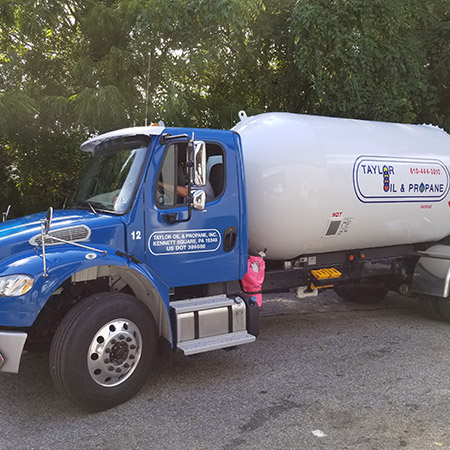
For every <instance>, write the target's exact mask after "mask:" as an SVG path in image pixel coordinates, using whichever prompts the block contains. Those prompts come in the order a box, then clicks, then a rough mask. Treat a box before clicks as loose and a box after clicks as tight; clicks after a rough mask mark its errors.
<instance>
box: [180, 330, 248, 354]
mask: <svg viewBox="0 0 450 450" xmlns="http://www.w3.org/2000/svg"><path fill="white" fill-rule="evenodd" d="M255 340H256V337H255V336H253V335H252V334H249V333H247V331H237V332H235V333H229V334H221V335H219V336H211V337H205V338H201V339H193V340H191V341H185V342H180V343H179V344H178V348H179V349H180V350H182V351H183V353H184V354H185V355H186V356H189V355H195V354H197V353H203V352H209V351H211V350H219V349H221V348H227V347H234V346H235V345H242V344H249V343H250V342H254V341H255Z"/></svg>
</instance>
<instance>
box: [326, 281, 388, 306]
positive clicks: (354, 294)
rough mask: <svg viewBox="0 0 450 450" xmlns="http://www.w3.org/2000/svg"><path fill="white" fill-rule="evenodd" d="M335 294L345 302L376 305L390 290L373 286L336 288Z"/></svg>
mask: <svg viewBox="0 0 450 450" xmlns="http://www.w3.org/2000/svg"><path fill="white" fill-rule="evenodd" d="M334 292H336V294H337V295H338V296H339V297H341V298H342V299H344V300H347V301H348V302H353V303H360V304H363V305H374V304H376V303H379V302H381V300H383V299H384V297H386V295H387V293H388V290H387V289H386V288H384V287H372V286H370V287H369V286H358V285H356V286H336V287H335V288H334Z"/></svg>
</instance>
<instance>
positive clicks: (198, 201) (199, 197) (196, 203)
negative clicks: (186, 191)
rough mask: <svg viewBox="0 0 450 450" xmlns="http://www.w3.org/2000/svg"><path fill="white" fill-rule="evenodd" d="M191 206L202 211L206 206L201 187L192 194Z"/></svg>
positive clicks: (204, 195)
mask: <svg viewBox="0 0 450 450" xmlns="http://www.w3.org/2000/svg"><path fill="white" fill-rule="evenodd" d="M192 206H193V207H194V209H197V210H198V211H203V210H204V209H205V207H206V193H205V191H202V190H201V189H200V190H198V191H195V192H194V195H193V196H192Z"/></svg>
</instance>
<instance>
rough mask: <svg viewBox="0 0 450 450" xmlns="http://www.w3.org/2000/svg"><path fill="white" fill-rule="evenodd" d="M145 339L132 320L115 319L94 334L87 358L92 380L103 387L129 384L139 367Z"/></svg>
mask: <svg viewBox="0 0 450 450" xmlns="http://www.w3.org/2000/svg"><path fill="white" fill-rule="evenodd" d="M141 354H142V336H141V332H140V331H139V328H138V327H137V326H136V324H134V323H133V322H132V321H131V320H127V319H116V320H112V321H111V322H108V323H107V324H105V325H104V326H103V327H102V328H100V330H98V332H97V333H96V334H95V336H94V338H93V339H92V341H91V344H90V346H89V351H88V354H87V367H88V371H89V375H90V376H91V378H92V379H93V380H94V381H95V382H96V383H97V384H99V385H100V386H103V387H113V386H118V385H119V384H122V383H123V382H124V381H125V380H127V379H128V378H129V377H130V376H131V375H132V373H133V372H134V370H135V369H136V367H137V366H138V364H139V360H140V358H141Z"/></svg>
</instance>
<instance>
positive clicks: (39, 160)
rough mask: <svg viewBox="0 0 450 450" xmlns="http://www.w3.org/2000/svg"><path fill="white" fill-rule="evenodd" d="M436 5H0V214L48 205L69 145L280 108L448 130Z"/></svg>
mask: <svg viewBox="0 0 450 450" xmlns="http://www.w3.org/2000/svg"><path fill="white" fill-rule="evenodd" d="M449 82H450V2H448V0H425V1H424V0H391V1H389V2H388V1H386V0H372V1H370V2H368V1H367V0H65V1H60V0H21V1H19V0H0V209H1V210H5V209H6V206H7V204H9V203H13V204H14V207H13V212H14V214H15V215H20V214H23V213H28V212H32V211H36V210H41V209H45V208H46V207H47V206H48V205H49V204H52V205H53V206H55V207H58V206H61V204H62V202H63V201H64V198H66V197H67V196H69V195H70V192H71V190H72V189H73V187H74V185H75V184H76V181H77V179H78V177H79V171H80V168H81V166H82V165H83V161H84V157H83V155H82V154H81V153H80V152H79V151H78V150H77V149H78V147H79V144H80V143H81V142H82V141H83V140H84V139H85V138H87V137H89V136H90V135H92V134H94V133H99V132H104V131H108V130H111V129H114V128H118V127H122V126H130V125H142V124H144V122H145V120H146V118H148V120H149V121H154V120H164V121H165V122H166V124H168V125H179V126H202V127H206V126H208V127H220V128H229V127H230V126H232V125H233V124H234V122H235V121H236V119H237V112H238V111H239V110H241V109H245V110H246V111H247V113H250V114H253V113H258V112H263V111H291V112H302V113H309V114H323V115H333V116H343V117H355V118H365V119H375V120H389V121H399V122H419V123H420V122H427V123H435V124H437V125H440V126H442V127H445V128H446V129H447V130H448V131H450V87H449Z"/></svg>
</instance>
